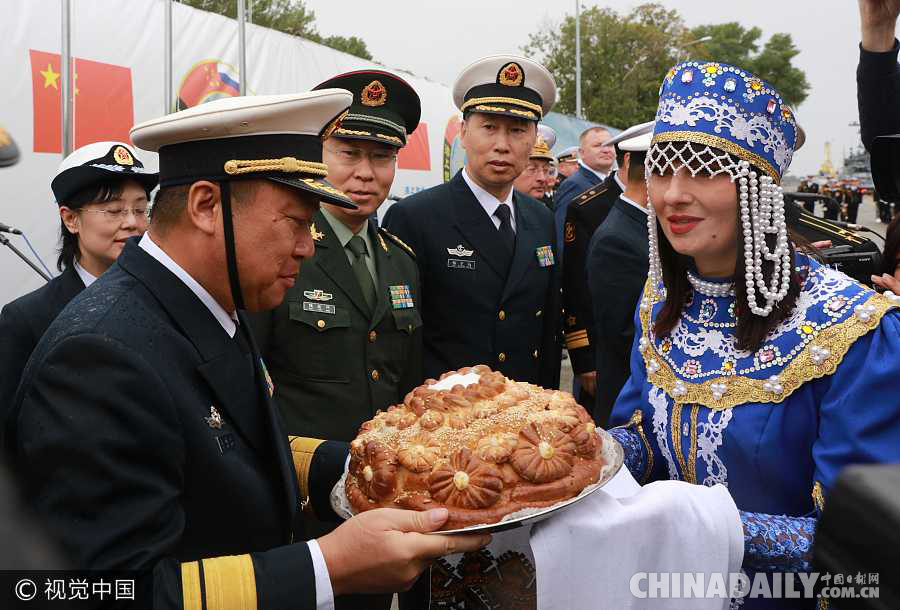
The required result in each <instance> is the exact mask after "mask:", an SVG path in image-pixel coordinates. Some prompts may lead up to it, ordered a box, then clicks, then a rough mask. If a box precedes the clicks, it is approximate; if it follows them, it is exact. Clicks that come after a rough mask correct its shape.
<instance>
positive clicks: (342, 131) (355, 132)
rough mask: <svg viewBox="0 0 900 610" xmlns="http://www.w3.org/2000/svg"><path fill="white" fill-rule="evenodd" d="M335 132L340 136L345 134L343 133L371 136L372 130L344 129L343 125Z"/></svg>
mask: <svg viewBox="0 0 900 610" xmlns="http://www.w3.org/2000/svg"><path fill="white" fill-rule="evenodd" d="M334 134H335V135H338V136H343V135H348V136H371V135H372V132H371V131H357V130H356V129H344V128H343V127H341V128H340V129H337V130H335V132H334Z"/></svg>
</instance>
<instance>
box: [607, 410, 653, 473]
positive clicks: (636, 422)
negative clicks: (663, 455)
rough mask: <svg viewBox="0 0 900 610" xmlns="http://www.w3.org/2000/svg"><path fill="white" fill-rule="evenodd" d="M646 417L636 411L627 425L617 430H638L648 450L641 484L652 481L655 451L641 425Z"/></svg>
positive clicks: (639, 411)
mask: <svg viewBox="0 0 900 610" xmlns="http://www.w3.org/2000/svg"><path fill="white" fill-rule="evenodd" d="M643 419H644V416H643V413H641V410H640V409H635V410H634V413H632V414H631V419H629V420H628V422H627V423H625V425H622V426H616V427H617V428H634V429H635V430H637V433H638V436H640V437H641V442H642V443H643V444H644V449H646V450H647V465H646V467H645V468H644V475H643V476H642V477H641V481H640V482H641V483H646V482H647V481H649V480H650V474H651V473H652V472H653V450H652V449H651V448H650V441H648V440H647V435H646V434H644V427H643V426H642V425H641V422H642V421H643Z"/></svg>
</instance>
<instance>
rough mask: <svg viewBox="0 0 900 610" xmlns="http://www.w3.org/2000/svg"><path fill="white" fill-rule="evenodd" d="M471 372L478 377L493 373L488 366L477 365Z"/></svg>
mask: <svg viewBox="0 0 900 610" xmlns="http://www.w3.org/2000/svg"><path fill="white" fill-rule="evenodd" d="M469 372H470V373H475V374H476V375H484V374H485V373H490V372H491V367H489V366H488V365H486V364H476V365H475V366H473V367H472V369H471V370H470V371H469Z"/></svg>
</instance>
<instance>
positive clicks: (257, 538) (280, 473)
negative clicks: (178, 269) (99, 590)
mask: <svg viewBox="0 0 900 610" xmlns="http://www.w3.org/2000/svg"><path fill="white" fill-rule="evenodd" d="M241 326H243V324H242V325H241ZM242 336H243V335H242V334H239V335H238V336H237V337H242ZM237 337H236V338H235V339H230V338H229V337H228V335H227V334H226V333H225V332H224V331H223V330H222V327H221V326H220V324H219V322H218V321H216V319H215V318H214V317H213V316H212V314H211V313H210V312H209V310H208V309H207V308H206V307H205V306H204V305H203V303H202V302H201V301H200V300H199V299H198V298H197V297H196V296H195V295H194V294H193V293H192V292H191V291H190V289H188V287H187V286H186V285H185V284H184V283H183V282H182V281H181V280H179V279H178V278H177V277H176V276H175V275H174V274H172V273H171V272H170V271H168V270H167V269H166V268H165V267H163V265H162V264H160V263H159V262H158V261H156V260H155V259H153V258H152V257H151V256H150V255H149V254H147V253H146V252H145V251H144V250H142V249H140V247H139V246H138V244H137V240H130V241H129V242H128V243H127V245H126V246H125V249H124V250H123V252H122V254H121V255H120V257H119V259H118V261H117V262H116V263H115V264H114V265H113V266H112V267H110V269H109V270H108V271H107V272H106V273H104V274H103V277H101V278H100V279H98V280H97V282H96V283H94V284H93V285H91V287H90V288H88V289H86V290H85V291H83V292H82V293H81V294H80V295H79V296H78V297H76V298H75V299H74V300H73V301H72V302H71V303H70V304H69V305H68V306H67V307H66V308H65V309H64V310H63V311H62V313H60V315H59V316H58V317H57V319H56V321H54V323H53V324H51V325H50V328H49V329H48V330H47V332H46V333H45V334H44V337H43V338H42V339H41V341H40V343H39V344H38V346H37V347H36V348H35V350H34V353H33V354H32V357H31V360H30V361H29V363H28V365H27V366H26V369H25V372H24V375H23V378H22V385H21V386H20V388H19V391H18V393H17V395H16V400H15V402H14V406H13V409H14V411H13V412H12V413H11V415H10V422H11V427H10V430H9V441H10V444H9V448H8V449H9V454H10V456H11V458H12V461H13V464H14V467H15V468H16V470H17V474H18V475H19V478H20V480H21V481H22V482H23V485H24V488H25V489H24V492H25V497H27V498H28V499H29V500H31V502H32V505H33V507H34V509H35V510H36V512H37V513H38V514H39V515H40V516H41V517H42V518H43V519H44V521H45V523H46V524H47V526H48V527H49V528H50V530H51V531H52V532H53V533H54V534H55V535H56V536H57V537H58V539H59V540H60V542H61V543H62V545H63V547H64V549H65V550H66V551H67V552H68V554H69V556H70V558H71V560H72V562H73V564H74V567H76V568H84V569H114V568H117V569H140V570H152V572H153V575H154V581H155V582H154V601H155V605H154V607H155V608H181V606H182V599H183V596H182V592H184V595H185V596H195V597H196V598H197V599H199V598H202V597H205V598H206V599H210V597H211V596H213V595H216V596H221V595H224V594H226V592H227V591H228V590H230V589H228V587H229V586H233V583H235V582H241V581H242V582H245V583H250V586H253V585H254V583H255V587H256V596H257V599H258V603H259V607H261V608H276V607H277V608H282V607H287V606H292V607H297V608H310V609H312V608H315V605H316V599H315V597H316V596H315V578H314V571H313V566H312V561H311V559H310V554H309V550H308V547H307V546H306V545H305V544H291V542H292V541H293V539H294V532H293V531H292V521H293V519H294V515H295V513H296V511H297V509H298V504H299V499H300V497H301V495H302V497H304V498H305V497H306V493H308V494H309V495H310V496H311V498H312V503H313V504H314V505H315V506H316V507H317V509H318V510H324V508H323V507H327V491H325V490H326V489H327V490H330V488H331V486H333V485H334V483H335V482H336V481H337V478H338V477H339V475H340V473H341V472H342V470H343V464H344V459H345V457H346V455H347V445H346V444H343V443H324V444H315V443H312V444H311V443H308V442H304V441H303V439H301V442H300V443H298V445H299V447H298V451H299V452H302V453H305V454H306V457H307V458H308V459H306V461H305V463H303V459H297V458H296V456H293V457H292V447H291V446H289V444H288V438H287V436H286V435H285V434H284V432H283V427H282V424H281V419H280V417H279V416H278V412H277V409H275V407H274V405H273V404H272V402H271V401H270V400H269V395H268V388H267V383H266V379H265V377H266V376H265V372H264V371H263V370H262V369H261V367H260V365H259V363H260V360H259V357H258V356H257V355H255V354H254V351H253V350H252V349H251V348H250V347H248V346H247V343H246V341H242V340H240V339H238V338H237ZM298 451H295V452H294V453H295V454H296V453H298ZM295 460H296V461H297V462H298V465H299V466H302V467H301V468H299V470H300V471H301V472H300V475H301V476H300V477H299V482H298V476H297V471H296V470H295V466H294V461H295ZM310 464H311V465H310ZM307 473H309V476H308V477H307V476H306V474H307ZM298 483H299V488H300V490H303V492H301V491H298ZM229 555H236V556H238V557H237V558H236V559H221V558H222V557H223V556H229ZM200 559H202V560H203V561H202V562H201V563H197V561H198V560H200ZM213 573H214V574H215V577H213V576H210V575H211V574H213ZM204 575H206V576H204ZM222 583H224V584H222ZM220 585H221V586H224V587H226V589H225V590H224V591H223V590H219V591H213V590H212V589H214V588H216V587H218V586H220Z"/></svg>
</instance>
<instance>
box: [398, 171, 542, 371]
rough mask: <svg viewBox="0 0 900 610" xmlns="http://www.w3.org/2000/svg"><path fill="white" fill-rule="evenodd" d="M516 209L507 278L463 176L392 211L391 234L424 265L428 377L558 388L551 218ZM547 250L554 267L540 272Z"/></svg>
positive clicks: (532, 208)
mask: <svg viewBox="0 0 900 610" xmlns="http://www.w3.org/2000/svg"><path fill="white" fill-rule="evenodd" d="M462 171H463V170H460V172H462ZM513 206H514V208H515V215H516V216H515V218H516V222H515V225H516V245H515V253H514V255H513V259H512V263H511V264H510V265H509V268H508V269H507V268H505V267H504V266H503V265H502V264H501V263H500V261H502V260H504V257H505V256H504V250H503V245H502V243H501V242H500V239H499V234H498V231H497V228H496V227H495V226H494V224H493V222H492V220H491V219H490V218H489V217H488V215H487V214H486V213H485V211H484V208H482V207H481V204H480V203H478V200H477V199H476V198H475V195H474V194H473V193H472V191H471V189H469V186H468V185H467V184H466V182H465V180H464V179H463V177H462V175H461V173H459V172H458V173H457V174H456V176H454V177H453V179H451V180H450V181H449V182H446V183H444V184H440V185H438V186H435V187H433V188H430V189H427V190H425V191H422V192H419V193H416V194H415V195H412V196H410V197H407V198H406V199H403V200H402V201H400V202H399V203H397V204H395V205H393V206H392V207H391V209H390V210H389V212H388V215H387V216H386V218H385V226H386V227H387V228H388V230H390V231H391V232H392V233H395V234H396V235H398V236H399V237H400V238H401V239H402V240H403V241H405V242H406V243H408V244H409V245H410V246H411V247H412V249H413V250H414V251H415V252H416V262H417V263H418V265H419V273H420V278H421V281H422V286H421V312H422V320H423V321H424V343H425V359H424V373H425V376H426V377H433V378H437V377H438V376H439V375H440V374H441V373H444V372H446V371H449V370H455V369H459V368H461V367H464V366H471V365H475V364H486V365H488V366H490V367H491V368H492V369H493V370H497V371H500V372H502V373H503V374H504V375H506V376H507V377H509V378H510V379H515V380H517V381H527V382H530V383H535V384H537V385H541V386H543V387H546V388H557V387H559V365H560V344H559V339H558V337H559V316H560V278H559V273H558V265H557V264H556V263H558V260H557V259H556V244H555V241H556V239H555V236H554V227H553V213H552V212H551V211H550V210H548V209H547V206H545V205H544V204H542V203H540V202H539V201H537V200H535V199H532V198H531V197H528V196H527V195H523V194H521V193H514V194H513ZM548 247H549V248H550V251H552V252H553V264H547V263H548V262H549V261H548V258H547V257H544V259H543V264H544V265H545V266H542V263H541V262H540V261H539V258H540V257H539V254H540V253H542V252H547V250H546V249H547V248H548ZM542 248H543V250H540V251H539V249H542Z"/></svg>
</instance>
